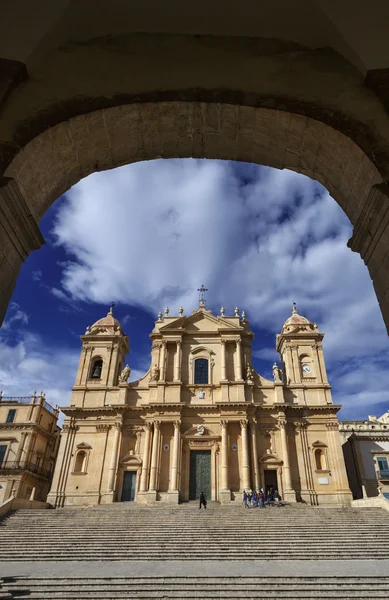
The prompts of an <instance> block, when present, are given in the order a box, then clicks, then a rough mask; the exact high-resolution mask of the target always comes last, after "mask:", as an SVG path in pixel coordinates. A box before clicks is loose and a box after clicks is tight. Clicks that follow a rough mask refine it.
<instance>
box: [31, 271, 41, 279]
mask: <svg viewBox="0 0 389 600" xmlns="http://www.w3.org/2000/svg"><path fill="white" fill-rule="evenodd" d="M31 279H32V280H33V281H40V280H41V279H42V271H41V270H40V269H37V270H36V271H31Z"/></svg>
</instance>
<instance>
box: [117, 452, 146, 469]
mask: <svg viewBox="0 0 389 600" xmlns="http://www.w3.org/2000/svg"><path fill="white" fill-rule="evenodd" d="M123 463H125V464H127V465H137V466H140V465H141V464H142V461H141V459H140V458H139V456H136V455H135V454H133V453H132V452H129V453H128V454H126V455H125V456H123V458H121V459H120V464H123Z"/></svg>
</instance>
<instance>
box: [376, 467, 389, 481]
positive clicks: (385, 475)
mask: <svg viewBox="0 0 389 600" xmlns="http://www.w3.org/2000/svg"><path fill="white" fill-rule="evenodd" d="M377 475H378V479H379V480H380V481H389V469H380V470H379V471H377Z"/></svg>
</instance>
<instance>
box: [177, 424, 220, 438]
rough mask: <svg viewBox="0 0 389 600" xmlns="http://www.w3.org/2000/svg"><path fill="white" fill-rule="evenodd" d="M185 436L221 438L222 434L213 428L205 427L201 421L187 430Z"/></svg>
mask: <svg viewBox="0 0 389 600" xmlns="http://www.w3.org/2000/svg"><path fill="white" fill-rule="evenodd" d="M183 437H184V438H196V439H202V438H220V435H219V434H218V433H215V432H214V431H212V429H209V428H208V427H205V426H204V425H203V424H202V423H199V424H198V425H194V426H193V427H190V428H189V429H188V430H187V431H185V433H184V434H183Z"/></svg>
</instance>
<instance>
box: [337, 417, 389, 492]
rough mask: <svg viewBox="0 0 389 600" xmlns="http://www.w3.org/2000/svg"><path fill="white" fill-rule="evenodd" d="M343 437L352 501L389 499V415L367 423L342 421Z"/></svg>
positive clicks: (375, 418) (369, 420) (371, 418)
mask: <svg viewBox="0 0 389 600" xmlns="http://www.w3.org/2000/svg"><path fill="white" fill-rule="evenodd" d="M339 429H340V436H341V439H342V444H343V453H344V458H345V461H346V468H347V474H348V478H349V484H350V489H351V492H352V494H353V498H354V499H355V500H358V499H360V498H369V497H372V496H377V495H378V494H379V492H380V493H383V494H384V495H385V496H386V497H388V498H389V411H387V412H386V413H384V414H383V415H382V416H381V417H378V418H377V417H373V416H369V417H368V420H367V421H341V422H340V428H339Z"/></svg>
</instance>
